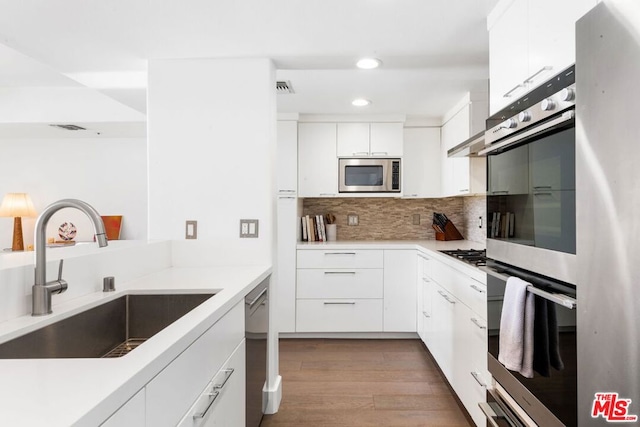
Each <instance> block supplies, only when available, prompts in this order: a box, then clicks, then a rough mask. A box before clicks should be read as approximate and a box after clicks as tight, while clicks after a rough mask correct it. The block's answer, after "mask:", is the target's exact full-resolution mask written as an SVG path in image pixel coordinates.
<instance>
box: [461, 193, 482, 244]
mask: <svg viewBox="0 0 640 427" xmlns="http://www.w3.org/2000/svg"><path fill="white" fill-rule="evenodd" d="M462 200H463V202H464V207H463V209H464V228H465V231H466V234H465V233H463V234H464V237H466V238H467V240H473V241H475V242H486V240H487V229H486V227H487V213H486V211H487V198H486V197H485V196H472V197H463V198H462ZM480 217H482V228H480Z"/></svg>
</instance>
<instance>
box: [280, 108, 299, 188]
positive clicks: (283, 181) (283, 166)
mask: <svg viewBox="0 0 640 427" xmlns="http://www.w3.org/2000/svg"><path fill="white" fill-rule="evenodd" d="M277 150H278V152H277V157H276V164H277V172H276V177H277V183H278V187H277V191H278V194H279V195H287V194H288V195H295V194H296V191H297V189H298V122H296V121H294V120H286V121H285V120H282V121H278V149H277Z"/></svg>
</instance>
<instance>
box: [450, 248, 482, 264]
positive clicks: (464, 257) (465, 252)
mask: <svg viewBox="0 0 640 427" xmlns="http://www.w3.org/2000/svg"><path fill="white" fill-rule="evenodd" d="M440 252H442V253H444V254H447V255H449V256H452V257H454V258H458V259H459V260H461V261H464V262H466V263H468V264H471V265H475V266H476V267H481V266H483V265H487V251H486V250H484V249H454V250H448V251H440Z"/></svg>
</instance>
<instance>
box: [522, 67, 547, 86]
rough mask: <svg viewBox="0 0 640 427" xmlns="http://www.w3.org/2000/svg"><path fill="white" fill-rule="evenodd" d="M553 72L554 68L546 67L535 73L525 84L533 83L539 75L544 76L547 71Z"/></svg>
mask: <svg viewBox="0 0 640 427" xmlns="http://www.w3.org/2000/svg"><path fill="white" fill-rule="evenodd" d="M551 70H553V67H552V66H550V65H545V66H544V67H542V68H540V69H539V70H538V71H536V72H535V73H533V74H532V75H531V77H529V78H528V79H526V80H525V81H524V83H533V81H534V79H535V78H536V77H537V76H538V74H542V73H544V72H545V71H551Z"/></svg>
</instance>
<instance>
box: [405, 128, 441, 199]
mask: <svg viewBox="0 0 640 427" xmlns="http://www.w3.org/2000/svg"><path fill="white" fill-rule="evenodd" d="M402 192H403V194H404V196H403V197H406V198H429V197H440V128H439V127H415V128H405V130H404V158H403V160H402Z"/></svg>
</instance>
